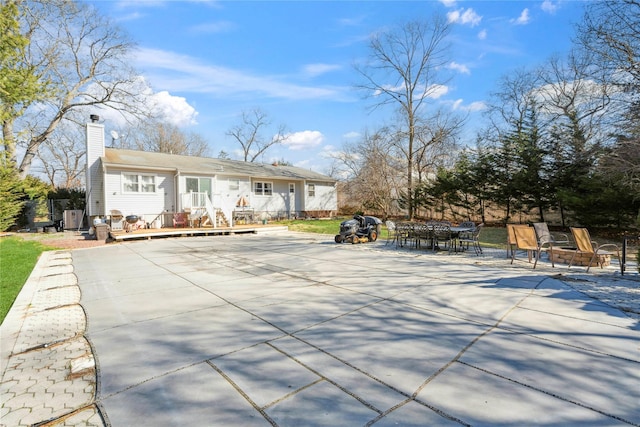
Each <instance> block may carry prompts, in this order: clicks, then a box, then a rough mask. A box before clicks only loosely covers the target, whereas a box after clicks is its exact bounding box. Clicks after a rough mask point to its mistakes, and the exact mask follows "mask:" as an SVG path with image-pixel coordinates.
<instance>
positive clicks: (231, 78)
mask: <svg viewBox="0 0 640 427" xmlns="http://www.w3.org/2000/svg"><path fill="white" fill-rule="evenodd" d="M134 58H135V60H136V62H137V64H134V65H138V64H139V68H141V69H144V70H148V79H149V80H150V81H152V82H153V84H154V86H158V87H162V88H167V89H168V90H170V91H172V92H193V93H207V94H212V95H215V96H235V97H238V96H242V95H245V96H251V97H252V98H253V99H255V98H256V97H257V96H267V97H275V98H284V99H297V100H300V99H333V100H336V99H339V100H341V99H345V98H346V95H345V93H348V91H347V90H344V89H342V88H336V87H322V86H317V87H316V86H308V85H307V86H303V85H298V84H294V83H290V82H288V81H283V80H282V78H281V77H279V76H278V77H275V76H268V75H266V76H265V75H251V74H248V73H246V72H243V71H238V70H234V69H232V68H226V67H220V66H216V65H210V64H206V63H203V62H202V61H201V60H199V59H197V58H194V57H191V56H189V55H181V54H177V53H174V52H168V51H163V50H159V49H148V48H143V49H139V50H138V51H136V52H135V55H134Z"/></svg>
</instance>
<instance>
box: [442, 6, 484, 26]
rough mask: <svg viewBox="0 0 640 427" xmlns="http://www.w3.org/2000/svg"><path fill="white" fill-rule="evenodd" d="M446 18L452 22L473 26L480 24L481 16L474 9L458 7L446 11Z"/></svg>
mask: <svg viewBox="0 0 640 427" xmlns="http://www.w3.org/2000/svg"><path fill="white" fill-rule="evenodd" d="M447 19H448V20H449V22H451V23H454V24H462V25H470V26H472V27H475V26H476V25H478V24H480V21H481V20H482V16H480V15H478V14H477V13H476V11H475V10H473V9H471V8H468V9H466V10H465V9H458V10H454V11H451V12H448V13H447Z"/></svg>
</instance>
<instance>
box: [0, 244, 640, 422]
mask: <svg viewBox="0 0 640 427" xmlns="http://www.w3.org/2000/svg"><path fill="white" fill-rule="evenodd" d="M70 254H71V256H69V253H68V252H66V253H60V254H59V258H58V257H53V256H46V257H45V258H46V259H47V261H48V264H49V269H48V270H46V271H44V270H43V271H39V272H38V274H35V275H34V279H33V280H30V282H29V283H28V284H27V285H26V286H25V288H24V290H23V292H25V295H23V294H22V293H21V295H20V296H19V299H18V301H17V303H16V305H17V308H18V309H19V310H21V311H20V314H19V315H18V316H15V315H11V316H9V320H8V321H7V322H6V323H3V324H2V332H3V336H2V342H3V348H2V355H3V359H2V366H3V380H2V383H1V385H2V396H3V397H6V398H8V399H11V406H6V405H5V406H3V408H2V412H1V413H0V416H2V418H3V422H4V421H5V419H6V420H11V422H10V423H9V425H12V426H13V425H16V426H22V425H31V424H36V423H37V424H42V423H46V422H50V421H51V422H53V423H58V424H56V425H97V426H100V425H102V424H101V423H102V422H103V423H104V425H105V426H110V427H127V426H130V425H136V426H154V427H155V426H175V425H207V426H209V425H214V426H217V425H219V426H230V425H251V426H254V425H255V426H260V425H272V426H288V425H295V426H300V425H305V426H322V425H331V426H335V425H349V426H351V425H357V426H391V425H403V426H414V425H447V426H448V425H474V426H475V425H480V426H483V425H487V426H489V425H491V426H495V425H500V426H520V425H545V426H554V425H558V426H565V425H594V426H595V425H597V426H609V425H612V426H614V425H615V426H617V425H635V426H640V414H639V409H638V408H639V406H638V405H637V402H638V401H640V392H639V390H640V388H639V387H638V384H640V377H639V374H638V372H640V344H639V343H640V315H638V316H635V315H634V313H640V301H638V300H637V296H638V292H637V291H638V287H637V283H638V282H633V281H629V279H627V276H626V275H625V278H624V280H623V279H622V278H621V277H620V275H619V272H618V273H617V275H616V272H617V270H616V268H615V266H613V267H611V268H605V269H604V270H599V269H598V270H597V271H595V272H593V271H592V274H590V275H585V274H584V271H575V273H574V269H572V270H571V271H568V270H567V269H566V268H564V269H562V268H552V267H551V265H550V264H548V263H547V262H546V261H545V259H544V258H543V260H542V261H541V262H540V263H539V264H538V268H536V270H533V269H532V265H531V264H529V263H527V262H526V261H518V262H516V263H514V264H513V265H511V264H510V260H508V259H506V258H505V256H504V251H492V250H487V251H485V255H484V256H482V257H476V256H475V255H473V254H450V255H449V254H443V253H437V254H434V253H432V252H430V251H424V250H422V251H420V250H415V249H407V248H403V249H396V248H394V247H391V246H390V245H384V242H375V243H368V244H363V245H346V244H345V245H336V244H335V243H333V236H322V235H310V234H303V233H288V232H281V233H272V234H269V235H250V234H247V235H242V236H239V235H228V236H222V235H220V236H209V237H184V238H167V239H162V240H160V239H158V240H153V241H146V240H144V241H135V242H127V243H121V244H120V243H119V244H113V245H104V246H101V247H97V248H94V249H90V250H77V251H73V252H71V253H70ZM69 266H72V267H73V268H72V269H71V270H72V273H70V272H69V270H70V268H69ZM604 290H607V292H605V291H604ZM27 293H30V294H31V295H26V294H27ZM595 296H597V298H596V297H595ZM78 298H80V301H79V303H80V305H78V301H77V299H78ZM79 307H82V309H79ZM621 308H623V309H624V310H626V311H625V312H623V311H621ZM56 315H60V316H59V318H57V320H56V319H54V320H53V321H51V320H52V319H53V318H52V317H51V316H56ZM65 316H66V317H65ZM14 329H15V331H14ZM7 332H8V334H7ZM5 337H8V338H9V341H11V342H10V345H9V346H8V348H5V342H6V341H7V340H6V339H5ZM55 337H60V338H58V339H60V340H63V341H60V342H56V343H55V345H54V346H48V344H49V343H45V344H46V345H47V347H42V348H39V347H38V348H32V347H31V345H32V344H33V343H35V344H38V343H41V342H43V341H50V340H52V339H55ZM73 340H85V341H84V342H85V343H87V345H86V346H85V348H86V349H88V350H86V349H85V350H83V349H82V348H78V349H75V348H74V351H73V352H69V355H65V356H64V358H63V359H62V360H60V361H54V360H51V361H50V362H46V363H47V364H50V366H59V369H58V370H56V374H55V375H50V376H48V377H47V378H40V377H38V375H39V374H37V373H30V374H29V375H28V376H27V375H26V374H25V373H29V372H31V371H30V370H29V369H22V370H20V369H17V367H18V365H17V362H20V363H21V364H23V366H24V367H27V366H39V365H38V363H40V362H38V360H36V359H34V357H35V356H39V355H42V354H45V353H47V354H50V355H56V354H58V353H57V352H56V351H57V350H58V349H62V348H64V346H63V343H64V345H68V344H69V343H71V342H74V341H73ZM45 344H42V345H45ZM89 344H90V346H89ZM16 349H27V350H29V351H26V352H24V353H18V352H16ZM89 351H90V352H91V354H89ZM80 352H81V353H82V354H79V353H80ZM71 353H73V354H71ZM76 353H78V354H76ZM5 355H8V358H7V357H5ZM90 356H92V357H90ZM93 360H95V369H93V368H92V364H91V363H90V362H91V361H93ZM54 362H55V363H54ZM85 367H86V369H85ZM74 369H75V370H76V371H78V378H76V377H75V376H74ZM43 372H44V371H43ZM58 377H60V378H58ZM71 379H74V380H75V379H77V380H84V381H85V384H87V383H88V384H89V387H88V388H87V387H83V389H82V393H85V394H87V393H88V395H87V396H84V395H79V394H78V396H77V397H76V398H75V400H74V401H73V402H72V403H70V402H69V401H68V400H67V399H68V398H67V394H65V392H64V390H63V389H59V388H58V387H60V386H64V383H65V381H69V380H71ZM51 381H53V382H52V383H51ZM63 388H64V387H63ZM40 389H42V391H43V392H42V393H39V395H38V397H37V398H35V399H32V401H29V400H28V399H27V397H30V396H31V395H28V393H29V390H36V391H37V390H40ZM21 390H23V391H25V392H23V391H21ZM48 390H52V391H55V393H54V394H55V396H54V397H55V399H53V400H51V402H54V403H55V405H53V406H59V407H57V408H53V406H51V405H49V407H47V409H46V410H47V411H49V413H50V414H53V415H51V416H54V417H58V418H57V419H56V420H53V421H52V420H51V419H49V418H43V417H44V416H45V415H43V414H44V412H42V413H41V412H37V411H41V410H43V409H45V405H44V402H46V401H47V399H48V398H47V396H48V395H47V391H48ZM33 397H36V396H35V395H34V396H33ZM79 398H81V399H79ZM30 402H31V403H30ZM41 403H43V404H41ZM65 405H69V406H68V407H65ZM32 414H35V415H32ZM14 421H15V422H14ZM74 423H75V424H74Z"/></svg>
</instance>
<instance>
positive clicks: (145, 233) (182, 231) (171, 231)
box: [109, 224, 288, 242]
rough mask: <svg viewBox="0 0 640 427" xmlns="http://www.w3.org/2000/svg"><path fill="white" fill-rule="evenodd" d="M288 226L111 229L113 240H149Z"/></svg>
mask: <svg viewBox="0 0 640 427" xmlns="http://www.w3.org/2000/svg"><path fill="white" fill-rule="evenodd" d="M286 230H288V227H286V226H282V225H258V224H249V225H236V226H235V227H219V228H212V227H197V228H188V227H187V228H156V229H154V228H145V229H140V230H135V231H130V232H126V231H124V230H118V231H110V232H109V237H110V239H111V240H112V241H116V242H122V241H125V240H149V239H162V238H168V237H192V236H218V235H220V236H225V235H231V234H257V233H267V232H273V231H286Z"/></svg>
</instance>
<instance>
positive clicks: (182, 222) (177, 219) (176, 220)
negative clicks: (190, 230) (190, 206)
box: [173, 212, 189, 228]
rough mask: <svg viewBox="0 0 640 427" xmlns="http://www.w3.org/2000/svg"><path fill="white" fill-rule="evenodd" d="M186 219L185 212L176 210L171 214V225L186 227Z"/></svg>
mask: <svg viewBox="0 0 640 427" xmlns="http://www.w3.org/2000/svg"><path fill="white" fill-rule="evenodd" d="M188 220H189V218H188V217H187V213H186V212H176V213H174V214H173V227H174V228H176V227H186V226H187V221H188Z"/></svg>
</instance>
